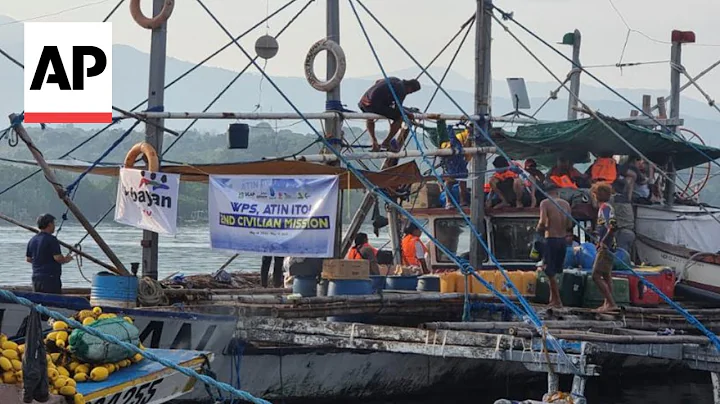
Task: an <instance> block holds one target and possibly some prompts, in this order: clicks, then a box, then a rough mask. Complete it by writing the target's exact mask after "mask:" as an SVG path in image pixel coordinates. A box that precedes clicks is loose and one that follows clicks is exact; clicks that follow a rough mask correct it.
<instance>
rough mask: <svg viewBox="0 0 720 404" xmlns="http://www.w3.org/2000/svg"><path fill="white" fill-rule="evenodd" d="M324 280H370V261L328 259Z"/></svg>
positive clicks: (323, 273) (323, 274) (324, 265)
mask: <svg viewBox="0 0 720 404" xmlns="http://www.w3.org/2000/svg"><path fill="white" fill-rule="evenodd" d="M322 277H323V279H370V261H368V260H338V259H326V260H325V261H324V262H323V271H322Z"/></svg>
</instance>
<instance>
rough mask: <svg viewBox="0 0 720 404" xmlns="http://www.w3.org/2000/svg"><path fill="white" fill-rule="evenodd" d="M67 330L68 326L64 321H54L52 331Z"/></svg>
mask: <svg viewBox="0 0 720 404" xmlns="http://www.w3.org/2000/svg"><path fill="white" fill-rule="evenodd" d="M67 329H68V325H67V323H66V322H64V321H56V322H54V323H53V331H66V330H67Z"/></svg>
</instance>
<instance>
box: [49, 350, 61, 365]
mask: <svg viewBox="0 0 720 404" xmlns="http://www.w3.org/2000/svg"><path fill="white" fill-rule="evenodd" d="M59 359H60V353H59V352H55V353H51V354H50V360H51V361H52V363H57V361H58V360H59Z"/></svg>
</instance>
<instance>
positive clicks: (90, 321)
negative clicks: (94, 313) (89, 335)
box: [82, 317, 95, 327]
mask: <svg viewBox="0 0 720 404" xmlns="http://www.w3.org/2000/svg"><path fill="white" fill-rule="evenodd" d="M94 322H95V319H94V318H93V317H87V318H86V319H85V320H83V322H82V324H83V325H84V326H86V327H87V326H89V325H90V324H92V323H94Z"/></svg>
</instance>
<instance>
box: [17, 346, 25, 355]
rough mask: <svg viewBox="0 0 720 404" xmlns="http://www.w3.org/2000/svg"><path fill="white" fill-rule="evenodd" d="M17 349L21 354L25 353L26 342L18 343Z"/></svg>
mask: <svg viewBox="0 0 720 404" xmlns="http://www.w3.org/2000/svg"><path fill="white" fill-rule="evenodd" d="M17 351H18V352H20V355H22V354H24V353H25V344H20V345H18V349H17Z"/></svg>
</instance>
